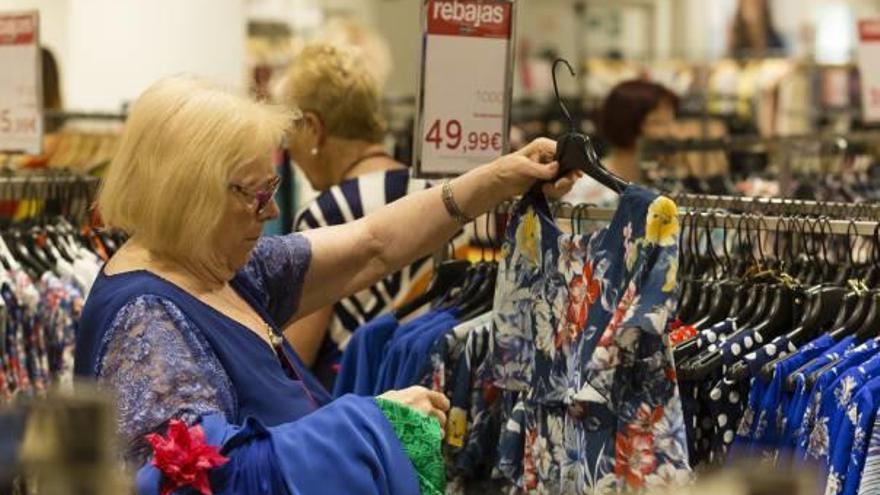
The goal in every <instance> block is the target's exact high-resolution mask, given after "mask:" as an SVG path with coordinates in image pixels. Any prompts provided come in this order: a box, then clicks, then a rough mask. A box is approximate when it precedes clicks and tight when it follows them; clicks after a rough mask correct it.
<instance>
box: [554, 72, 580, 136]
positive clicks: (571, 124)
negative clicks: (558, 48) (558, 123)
mask: <svg viewBox="0 0 880 495" xmlns="http://www.w3.org/2000/svg"><path fill="white" fill-rule="evenodd" d="M559 64H564V65H565V66H566V67H568V72H570V73H571V77H575V72H574V68H573V67H572V66H571V64H570V63H568V60H565V59H564V58H557V59H556V60H555V61H554V62H553V92H554V93H556V103H557V104H558V105H559V110H560V111H562V114H563V115H565V118H566V119H567V120H568V127H569V129H574V119H572V118H571V113H569V112H568V108H567V107H566V106H565V102H563V101H562V96H560V95H559V84H558V83H557V82H556V68H557V67H559Z"/></svg>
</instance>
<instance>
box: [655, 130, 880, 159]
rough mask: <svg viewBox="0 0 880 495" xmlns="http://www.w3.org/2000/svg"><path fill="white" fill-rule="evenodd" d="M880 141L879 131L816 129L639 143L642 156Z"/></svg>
mask: <svg viewBox="0 0 880 495" xmlns="http://www.w3.org/2000/svg"><path fill="white" fill-rule="evenodd" d="M838 142H840V143H880V132H878V131H855V132H847V133H817V134H801V135H795V136H778V137H763V136H730V137H725V138H717V139H680V140H676V139H660V140H649V141H645V143H644V144H643V145H642V146H641V153H642V156H652V155H655V154H660V153H673V152H679V151H729V150H748V149H751V148H754V147H757V146H767V147H781V146H796V145H804V144H817V143H818V144H823V143H830V144H836V143H838Z"/></svg>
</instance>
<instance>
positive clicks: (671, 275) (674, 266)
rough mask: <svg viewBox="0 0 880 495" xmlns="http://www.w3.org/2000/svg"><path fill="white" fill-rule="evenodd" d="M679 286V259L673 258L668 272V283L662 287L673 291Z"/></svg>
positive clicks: (667, 290) (663, 289)
mask: <svg viewBox="0 0 880 495" xmlns="http://www.w3.org/2000/svg"><path fill="white" fill-rule="evenodd" d="M676 286H678V260H672V263H670V264H669V270H667V272H666V283H665V284H663V288H662V289H661V290H662V291H663V292H672V291H674V290H675V287H676Z"/></svg>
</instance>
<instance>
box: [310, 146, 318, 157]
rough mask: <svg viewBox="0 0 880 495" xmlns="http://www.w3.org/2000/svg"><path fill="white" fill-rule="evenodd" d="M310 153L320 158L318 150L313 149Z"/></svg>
mask: <svg viewBox="0 0 880 495" xmlns="http://www.w3.org/2000/svg"><path fill="white" fill-rule="evenodd" d="M309 153H310V154H311V155H312V156H318V148H312V149H311V150H309Z"/></svg>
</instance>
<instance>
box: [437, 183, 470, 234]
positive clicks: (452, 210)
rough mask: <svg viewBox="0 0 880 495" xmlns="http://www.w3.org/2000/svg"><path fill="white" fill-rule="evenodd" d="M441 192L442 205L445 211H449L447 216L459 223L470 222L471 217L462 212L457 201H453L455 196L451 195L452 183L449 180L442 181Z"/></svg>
mask: <svg viewBox="0 0 880 495" xmlns="http://www.w3.org/2000/svg"><path fill="white" fill-rule="evenodd" d="M442 192H443V194H442V196H443V205H444V206H446V211H447V212H448V213H449V216H450V217H452V218H453V219H454V220H455V221H456V222H458V223H459V225H465V224H466V223H468V222H470V221H471V219H470V218H468V217H467V215H465V214H464V213H462V211H461V208H459V207H458V203H456V202H455V198H454V197H452V183H451V182H450V181H449V180H446V181H445V182H443V190H442Z"/></svg>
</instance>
